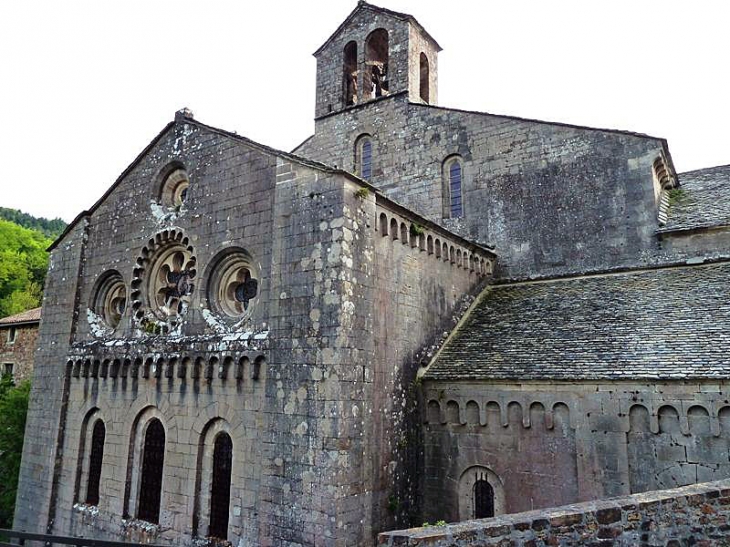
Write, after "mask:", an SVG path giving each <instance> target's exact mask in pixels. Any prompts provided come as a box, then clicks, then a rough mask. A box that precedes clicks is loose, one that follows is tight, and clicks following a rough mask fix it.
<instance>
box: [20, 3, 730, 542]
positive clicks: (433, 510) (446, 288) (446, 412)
mask: <svg viewBox="0 0 730 547" xmlns="http://www.w3.org/2000/svg"><path fill="white" fill-rule="evenodd" d="M440 49H441V48H440V46H439V45H438V43H437V42H436V40H435V39H434V38H433V37H432V36H431V35H430V34H429V33H428V32H427V31H426V30H425V29H424V28H423V27H422V26H421V25H420V24H419V23H418V21H417V20H416V19H415V18H413V17H412V16H410V15H407V14H402V13H397V12H393V11H390V10H387V9H384V8H380V7H376V6H373V5H371V4H368V3H366V2H362V1H361V2H359V3H358V5H357V7H356V9H355V10H354V11H353V12H352V13H351V14H350V16H349V17H348V18H347V19H346V20H345V21H344V22H343V23H342V24H341V25H340V27H339V28H338V29H337V30H336V31H335V33H334V34H333V35H332V36H331V37H330V38H329V39H328V40H327V41H326V42H325V43H324V45H323V46H322V47H321V48H320V49H319V50H318V51H317V52H316V53H315V56H316V58H317V100H316V109H315V115H316V117H315V134H314V135H313V136H312V137H310V138H309V139H307V140H306V141H305V142H304V143H302V144H301V145H300V146H299V147H298V148H297V149H296V150H294V151H293V153H288V152H282V151H278V150H274V149H271V148H269V147H266V146H264V145H261V144H258V143H255V142H253V141H250V140H248V139H246V138H244V137H241V136H238V135H236V134H234V133H229V132H227V131H223V130H221V129H217V128H214V127H210V126H207V125H205V124H203V123H201V122H199V121H197V120H195V119H194V118H193V116H192V114H191V113H190V112H188V111H185V110H183V111H180V112H178V113H177V115H176V117H175V120H174V121H173V122H171V123H170V124H168V125H167V126H166V127H165V128H164V129H163V130H162V132H161V133H160V134H159V135H158V136H157V137H156V138H155V139H154V140H153V141H152V142H151V143H150V144H149V145H148V146H147V147H146V148H145V150H143V152H142V153H141V154H140V155H139V156H138V157H137V158H136V159H135V160H134V162H133V163H132V164H131V165H130V166H129V167H128V168H127V170H125V172H124V173H122V174H121V176H120V177H119V179H118V180H117V181H116V182H115V183H114V184H113V185H112V186H111V188H110V189H109V190H108V191H107V192H106V193H105V194H104V196H103V197H102V198H101V199H100V200H99V201H98V202H97V203H96V204H95V205H94V206H93V207H92V208H90V209H89V210H88V211H84V212H83V213H82V214H80V215H79V217H77V219H76V220H75V221H74V222H73V223H72V224H71V225H70V226H69V228H68V229H67V231H66V232H65V233H64V234H63V235H62V236H61V237H60V238H59V239H58V240H57V241H56V242H55V243H54V245H53V247H52V252H51V261H50V266H49V273H48V280H47V285H46V291H45V296H44V302H43V320H42V323H41V329H40V341H39V350H38V354H37V357H36V365H35V371H34V380H33V391H32V394H31V406H30V413H29V417H28V426H27V431H26V441H25V446H24V454H23V463H22V469H21V482H20V491H19V495H18V502H17V510H16V524H15V526H16V528H18V529H25V530H32V531H38V532H48V533H56V534H65V535H83V536H85V537H99V538H107V539H120V540H128V541H136V542H149V541H153V542H157V543H169V544H173V545H206V544H218V543H221V542H226V541H227V542H230V543H231V544H233V545H241V546H243V545H281V546H284V545H287V546H294V545H343V546H345V545H346V546H351V545H371V544H372V542H373V538H374V535H375V534H376V533H377V532H380V531H384V530H388V529H395V528H403V527H406V526H409V525H413V524H420V523H421V522H423V521H424V520H433V521H436V520H447V521H455V520H465V519H470V518H478V517H485V516H491V515H494V514H499V513H504V512H517V511H522V510H526V509H532V508H541V507H549V506H553V505H556V504H560V503H570V502H575V501H579V500H588V499H597V498H601V497H607V496H611V495H615V494H624V493H629V492H640V491H646V490H651V489H657V488H662V487H668V486H674V485H681V484H690V483H694V482H702V481H704V480H711V479H714V478H723V477H728V476H730V457H729V456H728V446H729V445H730V431H728V429H730V421H729V420H730V418H729V416H730V403H728V400H727V399H728V394H727V391H728V388H727V385H726V383H725V378H727V373H728V372H730V361H729V360H728V358H727V356H726V353H727V352H726V347H727V341H728V340H727V337H728V335H727V329H726V328H723V325H725V324H726V323H728V322H730V308H729V307H728V305H727V294H728V293H727V290H726V289H725V286H726V280H727V279H728V277H727V275H728V273H729V271H728V266H727V265H726V264H725V263H724V260H726V258H727V257H728V254H729V252H730V229H728V227H730V206H729V207H725V201H724V200H723V197H724V194H723V191H724V188H725V187H727V184H728V182H730V169H728V168H715V169H709V170H704V171H699V172H694V173H689V174H686V175H677V174H676V173H675V171H674V168H673V165H672V159H671V156H670V154H669V150H668V146H667V143H666V141H664V140H662V139H657V138H653V137H649V136H645V135H640V134H635V133H629V132H622V131H614V130H601V129H592V128H585V127H577V126H570V125H565V124H556V123H548V122H542V121H534V120H525V119H520V118H515V117H508V116H498V115H491V114H485V113H479V112H466V111H459V110H454V109H447V108H441V107H439V106H437V97H438V52H439V51H440Z"/></svg>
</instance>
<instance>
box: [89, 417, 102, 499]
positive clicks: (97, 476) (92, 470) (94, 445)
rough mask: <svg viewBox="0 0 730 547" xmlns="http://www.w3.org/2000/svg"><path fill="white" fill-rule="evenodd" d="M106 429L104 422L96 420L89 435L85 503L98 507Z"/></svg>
mask: <svg viewBox="0 0 730 547" xmlns="http://www.w3.org/2000/svg"><path fill="white" fill-rule="evenodd" d="M105 438H106V427H105V426H104V422H103V421H101V420H96V423H95V424H94V431H93V433H92V435H91V453H90V454H89V479H88V482H87V485H86V503H87V504H89V505H99V484H100V482H101V466H102V462H103V460H104V440H105Z"/></svg>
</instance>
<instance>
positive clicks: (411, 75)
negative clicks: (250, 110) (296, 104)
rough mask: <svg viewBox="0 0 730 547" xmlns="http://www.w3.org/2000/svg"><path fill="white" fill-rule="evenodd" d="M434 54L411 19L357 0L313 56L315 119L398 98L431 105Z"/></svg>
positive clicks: (433, 99)
mask: <svg viewBox="0 0 730 547" xmlns="http://www.w3.org/2000/svg"><path fill="white" fill-rule="evenodd" d="M439 51H441V47H440V46H439V45H438V43H437V42H436V40H434V39H433V37H431V35H430V34H429V33H428V32H427V31H426V30H425V29H424V28H423V27H422V26H421V25H420V23H419V22H418V21H416V19H415V18H414V17H413V16H411V15H407V14H404V13H398V12H395V11H391V10H388V9H385V8H380V7H378V6H374V5H372V4H369V3H367V2H365V1H364V0H360V1H359V2H358V4H357V7H356V8H355V10H354V11H353V12H352V13H351V14H350V15H349V16H348V17H347V19H345V21H344V22H343V23H342V24H341V25H340V26H339V28H338V29H337V30H336V31H335V33H334V34H333V35H332V36H330V37H329V39H328V40H327V41H326V42H325V43H324V44H323V45H322V47H320V48H319V49H318V50H317V51H316V52H315V54H314V56H315V57H316V58H317V104H316V108H315V117H316V118H320V117H322V116H327V115H329V114H333V113H336V112H341V111H343V110H346V109H347V108H351V107H354V106H357V105H360V104H364V103H367V102H369V101H373V100H377V99H381V98H383V97H388V96H392V95H395V94H401V93H408V98H409V100H410V101H412V102H424V103H428V104H436V102H437V99H438V77H437V76H438V71H437V67H438V53H439Z"/></svg>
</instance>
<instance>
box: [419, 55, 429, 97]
mask: <svg viewBox="0 0 730 547" xmlns="http://www.w3.org/2000/svg"><path fill="white" fill-rule="evenodd" d="M419 76H420V78H419V80H420V81H419V84H420V85H419V95H420V97H421V100H422V101H423V102H424V103H426V104H428V103H429V102H430V98H431V68H430V66H429V62H428V57H427V56H426V54H425V53H423V52H421V56H420V59H419Z"/></svg>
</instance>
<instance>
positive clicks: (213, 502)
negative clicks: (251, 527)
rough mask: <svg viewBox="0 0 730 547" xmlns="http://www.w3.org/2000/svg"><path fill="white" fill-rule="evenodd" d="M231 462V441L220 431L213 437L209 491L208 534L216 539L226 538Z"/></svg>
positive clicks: (226, 434)
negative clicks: (211, 476) (211, 475)
mask: <svg viewBox="0 0 730 547" xmlns="http://www.w3.org/2000/svg"><path fill="white" fill-rule="evenodd" d="M232 462H233V441H231V437H230V436H229V435H228V433H225V432H221V433H219V434H218V436H217V437H216V438H215V448H214V449H213V480H212V484H211V492H210V526H209V527H208V535H209V536H211V537H215V538H218V539H227V538H228V513H229V506H230V501H231V469H232Z"/></svg>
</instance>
